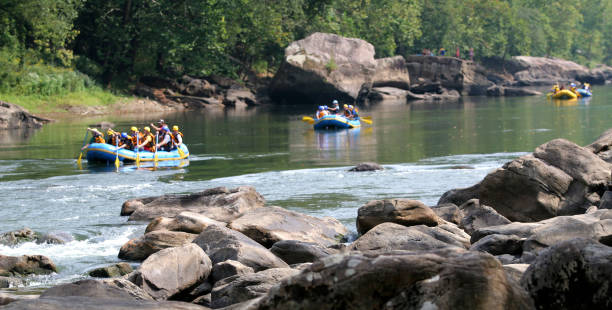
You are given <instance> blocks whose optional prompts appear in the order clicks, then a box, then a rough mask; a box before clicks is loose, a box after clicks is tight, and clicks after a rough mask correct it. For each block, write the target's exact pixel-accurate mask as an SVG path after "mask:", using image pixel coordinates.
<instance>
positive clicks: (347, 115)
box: [344, 109, 353, 117]
mask: <svg viewBox="0 0 612 310" xmlns="http://www.w3.org/2000/svg"><path fill="white" fill-rule="evenodd" d="M352 115H353V113H352V112H351V111H350V110H348V109H347V110H344V116H345V117H351V116H352Z"/></svg>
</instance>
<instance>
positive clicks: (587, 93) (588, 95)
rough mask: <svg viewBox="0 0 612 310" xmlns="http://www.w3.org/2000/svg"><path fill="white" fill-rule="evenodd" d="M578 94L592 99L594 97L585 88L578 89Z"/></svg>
mask: <svg viewBox="0 0 612 310" xmlns="http://www.w3.org/2000/svg"><path fill="white" fill-rule="evenodd" d="M578 93H579V94H580V96H582V97H591V96H592V95H593V94H592V93H591V92H590V91H588V90H586V89H584V88H578Z"/></svg>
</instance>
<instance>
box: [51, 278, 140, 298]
mask: <svg viewBox="0 0 612 310" xmlns="http://www.w3.org/2000/svg"><path fill="white" fill-rule="evenodd" d="M69 296H81V297H89V298H99V299H133V300H136V299H137V298H135V297H134V296H133V295H132V294H130V293H128V292H127V291H126V290H123V289H121V288H119V287H117V286H116V285H112V284H109V283H106V282H103V281H98V280H92V279H87V280H80V281H77V282H74V283H67V284H60V285H57V286H54V287H51V288H49V289H47V290H45V291H44V292H42V294H40V298H49V297H69ZM141 296H147V295H146V294H145V295H143V294H141ZM146 299H149V300H150V299H151V298H150V297H149V298H146ZM146 299H140V300H146Z"/></svg>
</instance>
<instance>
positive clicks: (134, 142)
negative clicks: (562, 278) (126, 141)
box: [130, 126, 142, 151]
mask: <svg viewBox="0 0 612 310" xmlns="http://www.w3.org/2000/svg"><path fill="white" fill-rule="evenodd" d="M140 141H142V135H141V134H140V132H139V131H138V128H137V127H136V126H132V128H130V145H131V146H132V147H131V149H132V150H133V151H136V148H137V147H138V144H139V142H140Z"/></svg>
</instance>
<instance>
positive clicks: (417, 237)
mask: <svg viewBox="0 0 612 310" xmlns="http://www.w3.org/2000/svg"><path fill="white" fill-rule="evenodd" d="M443 231H444V230H443V229H440V228H438V229H437V230H436V229H435V227H427V226H424V225H419V226H410V227H406V226H402V225H398V224H394V223H382V224H380V225H377V226H376V227H374V228H372V229H371V230H369V231H368V232H367V233H365V234H364V235H363V236H361V237H359V239H357V240H355V242H353V243H352V244H351V246H350V250H353V251H361V252H372V253H386V252H390V251H394V250H408V251H429V250H434V249H441V248H447V247H451V248H455V249H465V246H464V245H463V244H462V243H460V242H458V241H456V240H454V238H453V237H454V236H453V234H451V233H449V232H446V231H444V232H443Z"/></svg>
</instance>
